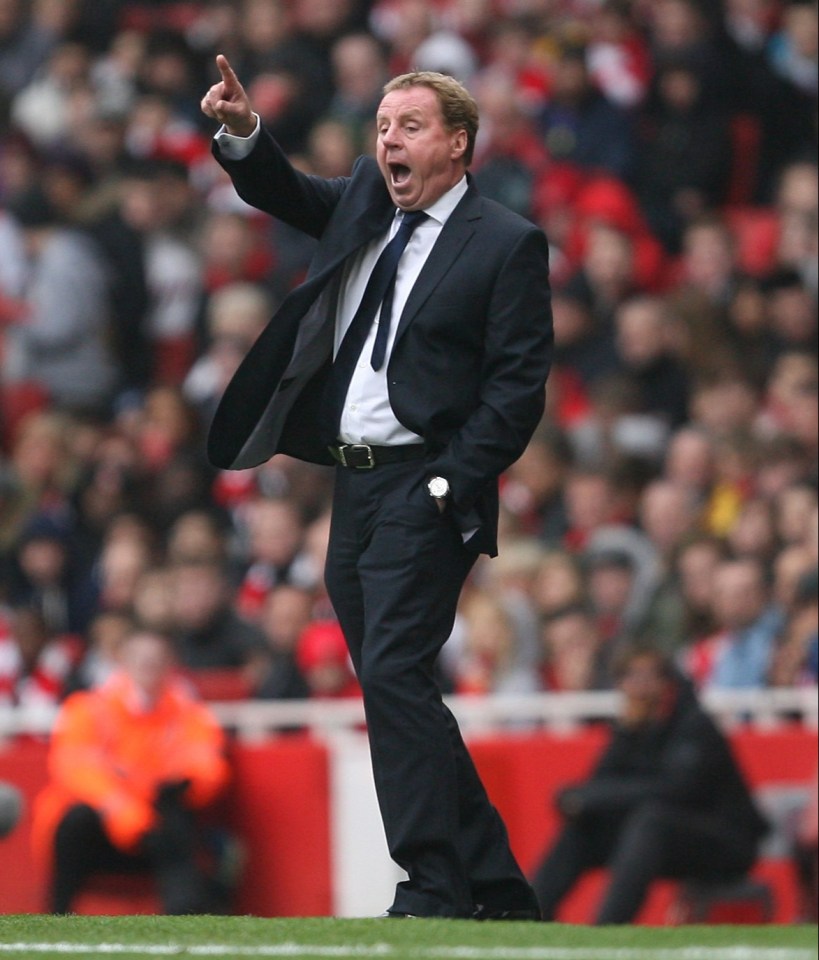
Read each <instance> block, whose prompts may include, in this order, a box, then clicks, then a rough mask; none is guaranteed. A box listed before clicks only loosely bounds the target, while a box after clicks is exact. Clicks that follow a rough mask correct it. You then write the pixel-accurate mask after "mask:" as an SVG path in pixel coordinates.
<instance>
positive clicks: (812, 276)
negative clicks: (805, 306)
mask: <svg viewBox="0 0 819 960" xmlns="http://www.w3.org/2000/svg"><path fill="white" fill-rule="evenodd" d="M818 198H819V167H817V164H816V162H815V161H809V162H806V161H797V162H796V163H789V164H788V165H787V166H786V167H785V168H784V170H783V171H782V173H781V176H780V180H779V185H778V187H777V190H776V196H775V198H774V203H775V207H776V211H777V213H778V214H779V219H780V223H781V229H780V235H779V245H778V248H777V261H778V263H779V265H780V266H782V267H786V268H787V267H790V268H791V269H793V270H797V271H798V272H799V273H800V274H801V275H802V276H803V277H804V279H805V281H806V282H807V284H808V286H809V287H810V289H811V290H812V291H813V294H814V296H815V295H816V292H817V284H818V283H819V278H818V277H817V266H816V255H817V252H819V251H817V245H818V243H819V240H818V239H817V218H819V199H818Z"/></svg>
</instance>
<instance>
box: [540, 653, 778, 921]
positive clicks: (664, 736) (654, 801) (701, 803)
mask: <svg viewBox="0 0 819 960" xmlns="http://www.w3.org/2000/svg"><path fill="white" fill-rule="evenodd" d="M617 677H618V679H617V684H618V689H619V690H620V692H621V693H622V694H623V697H624V699H623V705H622V708H621V712H620V717H619V721H618V722H617V724H616V726H615V728H614V731H613V733H612V737H611V740H610V742H609V745H608V747H607V748H606V749H605V751H604V753H603V755H602V757H601V758H600V760H599V761H598V763H597V766H596V769H595V771H594V772H593V773H592V775H591V776H590V777H589V779H588V780H586V781H585V782H583V783H579V784H576V785H572V786H569V787H567V788H566V789H564V790H563V791H562V792H561V793H560V794H559V796H558V801H557V804H558V808H559V810H560V812H561V813H562V815H563V817H564V820H565V825H564V827H563V829H562V831H561V833H560V835H559V836H558V838H557V840H556V841H555V843H554V845H553V846H552V847H551V848H550V849H549V851H548V852H547V854H546V856H545V857H544V859H543V860H542V862H541V864H540V866H539V867H538V869H537V871H536V873H535V877H534V880H533V885H534V888H535V892H536V894H537V897H538V900H539V902H540V908H541V910H542V912H543V918H544V920H554V919H555V915H556V913H557V910H558V907H559V905H560V903H561V902H562V900H563V899H564V897H565V896H566V895H567V894H568V893H569V892H570V891H571V890H572V888H573V887H574V886H575V884H576V883H577V882H578V881H579V880H580V878H581V877H582V876H583V874H585V873H586V872H587V871H589V870H592V869H594V868H597V867H607V868H608V869H609V870H610V881H609V885H608V888H607V890H606V893H605V896H604V898H603V902H602V904H601V905H600V907H599V909H598V911H597V916H596V923H598V924H624V923H630V922H632V921H633V920H634V919H635V917H636V916H637V914H638V913H639V910H640V908H641V906H642V904H643V902H644V900H645V898H646V895H647V893H648V890H649V887H650V885H651V883H652V882H653V881H654V880H656V879H658V878H661V877H665V878H674V879H678V880H683V879H685V880H689V879H696V880H706V881H714V882H716V881H727V880H731V879H735V878H739V877H742V876H744V875H745V874H746V873H747V872H748V871H749V870H750V869H751V867H752V866H753V865H754V861H755V860H756V856H757V851H758V846H759V841H760V839H761V838H762V836H763V835H764V833H765V831H766V824H765V822H764V820H763V819H762V817H761V815H760V814H759V812H758V811H757V809H756V807H755V806H754V803H753V801H752V798H751V795H750V793H749V790H748V786H747V784H746V783H745V781H744V779H743V777H742V774H741V773H740V771H739V768H738V767H737V764H736V762H735V760H734V758H733V756H732V754H731V750H730V747H729V746H728V743H727V741H726V740H725V738H724V737H723V735H722V734H721V733H720V732H719V730H718V729H717V727H716V726H715V725H714V723H713V721H712V720H711V719H710V718H709V716H708V714H707V713H705V711H704V710H703V709H702V708H701V707H700V705H699V704H698V703H697V700H696V698H695V697H694V695H693V693H692V691H691V689H690V686H689V685H688V683H687V681H685V680H684V679H683V678H682V677H680V676H679V675H678V674H677V673H676V671H674V669H673V668H672V667H671V666H670V664H669V662H668V661H667V660H666V659H665V658H664V657H663V656H662V655H660V654H658V653H654V652H644V651H639V650H637V651H631V652H629V653H628V654H626V655H625V656H624V657H623V659H622V661H621V663H620V664H619V666H618V671H617Z"/></svg>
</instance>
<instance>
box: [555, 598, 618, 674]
mask: <svg viewBox="0 0 819 960" xmlns="http://www.w3.org/2000/svg"><path fill="white" fill-rule="evenodd" d="M542 641H543V658H542V663H541V675H542V683H543V689H544V690H549V691H556V692H581V691H583V690H599V689H604V688H606V687H607V686H608V677H607V675H606V669H605V666H604V662H603V661H604V657H605V650H604V648H603V640H602V638H601V637H600V634H599V633H598V630H597V626H596V624H595V622H594V618H593V617H592V616H591V614H590V613H589V612H588V611H587V610H586V609H585V607H583V606H581V605H572V606H568V607H564V608H562V609H559V610H555V611H554V612H553V613H551V614H550V615H549V616H547V617H546V619H545V621H544V624H543V636H542Z"/></svg>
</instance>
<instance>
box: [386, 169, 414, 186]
mask: <svg viewBox="0 0 819 960" xmlns="http://www.w3.org/2000/svg"><path fill="white" fill-rule="evenodd" d="M389 167H390V177H391V178H392V183H393V186H395V187H400V186H402V185H403V184H405V183H406V182H407V180H409V178H410V175H411V173H412V171H411V170H410V168H409V167H408V166H406V164H403V163H391V164H390V165H389Z"/></svg>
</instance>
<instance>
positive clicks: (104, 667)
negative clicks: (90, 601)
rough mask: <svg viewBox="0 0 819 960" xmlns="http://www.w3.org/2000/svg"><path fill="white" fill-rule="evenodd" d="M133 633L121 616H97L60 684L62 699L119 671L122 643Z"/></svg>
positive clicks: (124, 616)
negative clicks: (62, 682) (76, 660)
mask: <svg viewBox="0 0 819 960" xmlns="http://www.w3.org/2000/svg"><path fill="white" fill-rule="evenodd" d="M133 631H134V622H133V620H132V619H131V618H130V617H129V616H127V615H125V614H122V613H100V614H98V615H97V616H96V617H95V618H94V620H93V621H92V622H91V624H90V626H89V627H88V630H87V631H86V646H85V649H84V651H83V654H82V657H81V659H80V660H79V661H78V662H77V663H76V664H75V665H74V668H73V669H72V671H71V673H70V674H69V675H68V677H67V678H66V681H65V683H64V684H63V687H62V690H61V694H62V696H63V697H68V696H70V695H71V694H72V693H77V692H78V691H80V690H95V689H96V688H97V687H101V686H103V684H105V683H107V682H108V681H109V680H110V679H111V677H112V676H113V675H114V674H115V673H116V671H117V670H119V669H120V667H121V655H122V650H123V647H124V644H125V641H126V639H127V638H128V636H129V635H130V634H131V633H133Z"/></svg>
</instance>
